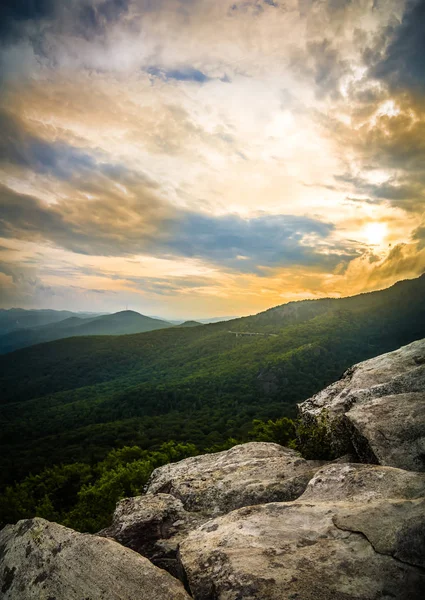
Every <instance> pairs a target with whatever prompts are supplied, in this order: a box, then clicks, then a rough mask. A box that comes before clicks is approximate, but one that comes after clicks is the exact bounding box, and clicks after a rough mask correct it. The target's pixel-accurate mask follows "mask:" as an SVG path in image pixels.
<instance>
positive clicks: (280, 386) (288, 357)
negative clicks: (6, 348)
mask: <svg viewBox="0 0 425 600" xmlns="http://www.w3.org/2000/svg"><path fill="white" fill-rule="evenodd" d="M424 295H425V276H422V277H420V278H419V279H416V280H411V281H404V282H399V283H398V284H396V285H394V286H393V287H391V288H389V289H387V290H384V291H379V292H374V293H370V294H362V295H360V296H356V297H352V298H345V299H324V300H315V301H302V302H294V303H289V304H286V305H283V306H280V307H276V308H273V309H270V310H268V311H265V312H263V313H260V314H258V315H255V316H252V317H245V318H241V319H236V320H233V321H228V322H225V323H215V324H210V325H204V326H200V327H181V328H169V329H164V330H162V331H155V332H149V333H144V334H139V335H129V336H118V337H107V336H102V337H97V336H91V337H85V338H71V339H67V340H59V341H55V342H51V343H48V344H44V345H41V346H34V347H31V348H27V349H24V350H20V351H17V352H14V353H11V354H8V355H5V356H3V357H1V359H0V371H1V373H2V377H1V380H0V395H1V414H0V417H1V422H2V423H3V427H2V430H1V434H0V435H1V445H0V456H1V467H2V468H1V482H2V484H5V483H7V482H11V481H13V480H19V479H21V478H22V477H24V476H25V475H27V474H28V473H29V472H33V473H34V472H37V471H40V470H41V469H42V468H44V467H45V466H46V465H47V466H48V465H54V464H58V463H71V462H74V461H82V462H86V463H96V462H97V461H99V460H101V459H103V458H104V457H105V455H106V454H107V453H108V451H110V450H111V449H112V448H117V447H122V446H124V445H126V444H137V445H138V446H140V447H141V448H144V449H155V448H157V447H158V446H159V445H160V444H162V443H163V442H166V441H168V440H170V439H173V440H176V441H183V442H192V443H194V444H196V445H197V447H198V448H199V449H200V450H202V449H204V448H205V447H210V446H212V445H214V444H221V443H223V442H225V440H226V439H227V438H229V437H235V438H238V439H243V438H244V436H246V433H247V431H248V429H249V428H250V426H251V422H252V420H253V419H254V418H260V419H268V418H277V417H280V416H284V415H288V416H292V415H294V413H295V403H296V402H298V401H301V400H303V399H305V398H307V397H308V396H310V395H312V394H313V393H315V392H316V391H318V390H319V389H321V388H323V387H324V386H326V385H327V384H329V383H330V382H332V381H333V380H335V379H337V378H338V377H339V376H340V375H341V373H342V372H343V371H344V370H345V369H346V368H347V367H349V366H350V365H352V364H354V363H356V362H358V361H360V360H363V359H366V358H369V357H371V356H375V355H377V354H380V353H382V352H386V351H389V350H393V349H395V348H397V347H399V346H401V345H403V344H406V343H409V342H410V341H412V340H414V339H418V338H420V337H424V336H425V305H424V302H423V298H424ZM248 334H249V335H248Z"/></svg>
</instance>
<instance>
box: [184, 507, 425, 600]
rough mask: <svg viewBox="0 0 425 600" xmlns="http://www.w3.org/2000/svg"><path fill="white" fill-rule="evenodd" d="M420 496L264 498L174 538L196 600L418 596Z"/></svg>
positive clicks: (401, 599) (422, 576) (411, 599)
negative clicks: (279, 500)
mask: <svg viewBox="0 0 425 600" xmlns="http://www.w3.org/2000/svg"><path fill="white" fill-rule="evenodd" d="M424 517H425V511H424V500H423V499H421V500H398V501H397V500H394V501H390V500H376V501H375V502H372V503H370V504H368V505H366V506H365V505H364V504H363V502H360V503H356V502H332V501H330V502H325V501H322V502H317V503H314V502H302V501H301V500H298V501H295V502H288V503H271V504H264V505H260V506H250V507H245V508H241V509H239V510H236V511H233V512H231V513H229V514H228V515H225V516H221V517H218V518H216V519H213V520H211V521H208V522H207V523H205V524H204V525H202V526H201V527H200V528H198V529H196V530H195V531H193V532H192V533H190V534H189V536H188V537H187V538H186V540H185V541H183V542H182V543H181V545H180V559H181V561H182V564H183V566H184V569H185V571H186V575H187V578H188V582H189V585H190V590H191V593H192V595H193V597H194V598H196V600H238V599H242V598H243V599H244V600H258V599H260V598H261V600H289V599H294V600H295V599H299V600H301V599H302V600H330V599H332V600H384V599H385V600H390V599H397V600H422V598H423V590H424V589H425V570H424V569H423V568H422V567H421V565H422V563H423V557H424V536H423V533H424V523H425V518H424Z"/></svg>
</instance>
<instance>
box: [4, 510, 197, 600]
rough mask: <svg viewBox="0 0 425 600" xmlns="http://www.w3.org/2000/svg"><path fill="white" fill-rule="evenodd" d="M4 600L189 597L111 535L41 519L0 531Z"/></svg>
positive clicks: (176, 599) (163, 599)
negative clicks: (98, 534) (76, 528)
mask: <svg viewBox="0 0 425 600" xmlns="http://www.w3.org/2000/svg"><path fill="white" fill-rule="evenodd" d="M0 560H1V563H0V590H1V595H0V597H1V598H2V600H41V599H44V600H83V599H84V600H99V599H100V598H102V600H170V599H171V598H173V600H189V596H188V594H187V593H186V592H185V590H184V588H183V585H182V584H181V583H180V582H179V581H178V580H177V579H174V577H172V576H171V575H169V574H168V573H167V572H165V571H162V570H161V569H158V568H157V567H155V566H154V565H152V564H151V563H150V562H149V561H148V560H147V559H145V558H143V557H142V556H140V555H139V554H136V553H135V552H133V551H132V550H129V549H128V548H124V546H121V545H120V544H117V543H116V542H114V541H113V540H108V539H105V538H101V537H97V536H93V535H87V534H86V535H85V534H81V533H77V532H76V531H73V530H72V529H67V528H66V527H62V526H61V525H57V524H56V523H49V522H48V521H45V520H44V519H29V520H26V521H19V522H18V523H17V524H16V525H7V526H6V527H5V528H4V529H3V530H2V531H1V533H0Z"/></svg>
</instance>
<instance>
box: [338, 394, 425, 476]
mask: <svg viewBox="0 0 425 600" xmlns="http://www.w3.org/2000/svg"><path fill="white" fill-rule="evenodd" d="M345 420H346V427H347V429H348V431H349V432H350V435H351V441H352V444H353V446H354V448H355V449H356V451H357V454H358V455H359V457H360V458H361V459H364V460H367V459H369V460H370V458H371V457H372V458H373V459H375V460H374V462H377V463H379V464H381V465H391V466H395V467H399V468H402V469H410V470H412V471H425V391H423V392H421V393H419V392H410V393H405V394H397V395H393V396H384V397H381V398H374V399H372V400H369V401H368V402H363V403H362V404H361V405H355V406H354V407H353V408H352V409H351V410H349V411H348V413H346V415H345ZM365 440H366V443H365Z"/></svg>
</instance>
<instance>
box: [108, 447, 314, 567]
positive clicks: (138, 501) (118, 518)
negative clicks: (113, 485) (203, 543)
mask: <svg viewBox="0 0 425 600" xmlns="http://www.w3.org/2000/svg"><path fill="white" fill-rule="evenodd" d="M321 464H322V463H320V462H316V461H306V460H304V459H303V458H301V456H300V455H299V454H298V453H297V452H294V451H293V450H290V449H289V448H283V447H282V446H279V445H278V444H270V443H264V442H253V443H249V444H243V445H239V446H234V447H233V448H231V449H230V450H226V451H224V452H217V453H215V454H206V455H203V456H195V457H191V458H186V459H184V460H182V461H180V462H177V463H172V464H169V465H165V466H163V467H159V468H158V469H156V470H155V471H154V472H153V474H152V476H151V478H150V480H149V482H148V486H147V493H146V495H144V496H138V497H136V498H126V499H125V500H122V501H121V502H119V503H118V505H117V508H116V510H115V513H114V516H113V520H112V524H111V526H110V527H108V528H107V529H104V530H103V531H101V532H100V533H99V535H102V536H108V537H111V538H113V539H115V540H117V541H118V542H120V543H121V544H124V545H125V546H128V547H129V548H132V549H133V550H136V551H137V552H140V554H142V555H143V556H146V557H147V558H149V559H150V560H151V561H152V562H153V563H154V564H155V565H157V566H159V567H162V568H165V569H167V570H168V571H169V572H170V573H172V574H173V575H175V576H178V577H181V578H183V575H182V569H181V565H180V563H179V561H178V560H177V550H178V547H179V544H180V542H181V541H182V540H183V539H185V537H186V536H187V535H188V533H189V532H190V531H192V530H193V529H195V528H196V527H198V526H200V525H202V524H203V523H205V522H206V521H207V520H209V519H210V518H211V517H212V516H216V515H220V514H225V513H228V512H230V511H231V510H233V509H235V508H240V507H242V506H248V505H252V504H260V503H265V502H274V501H287V500H293V499H295V498H298V496H300V495H301V494H302V493H303V491H304V490H305V488H306V486H307V484H308V482H309V481H310V479H311V477H312V476H313V475H314V473H315V471H316V470H317V469H318V468H319V466H320V465H321Z"/></svg>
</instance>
